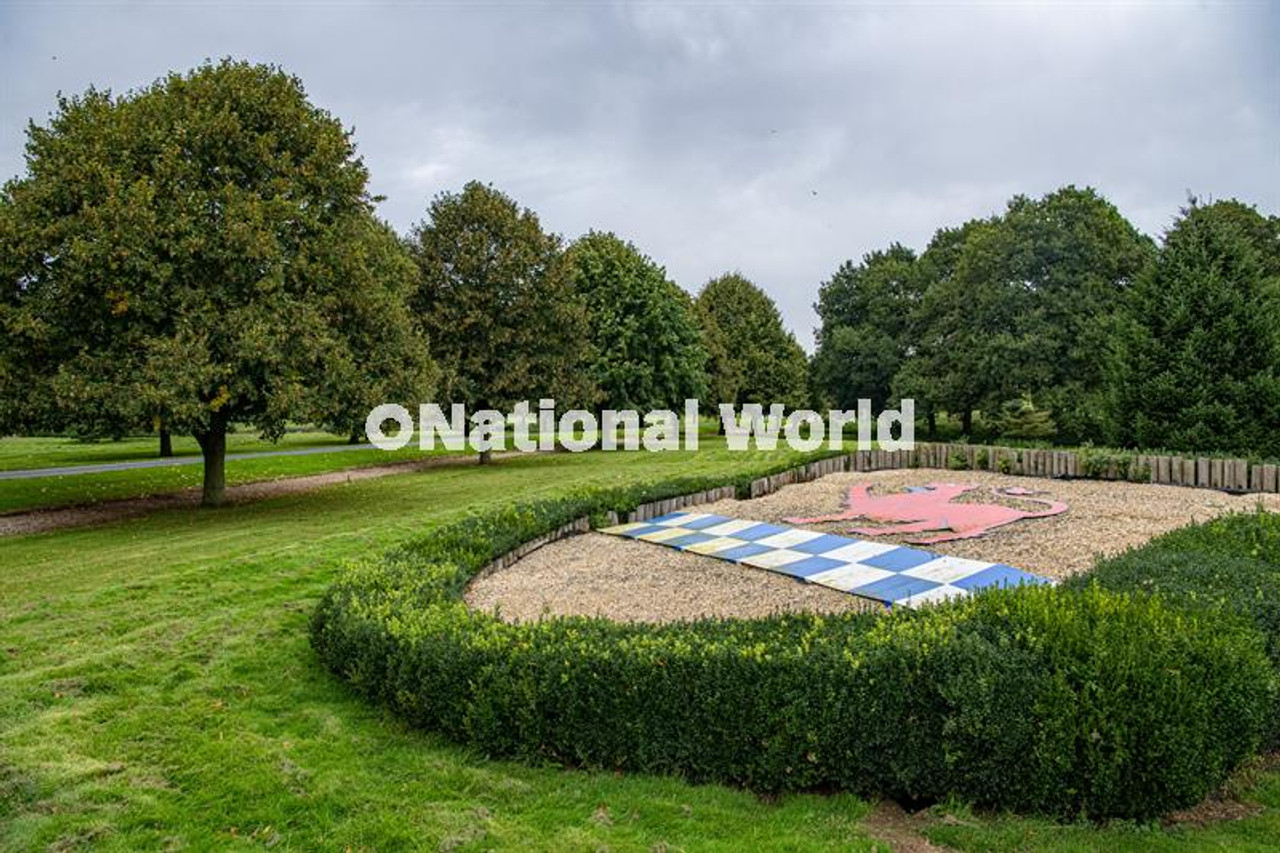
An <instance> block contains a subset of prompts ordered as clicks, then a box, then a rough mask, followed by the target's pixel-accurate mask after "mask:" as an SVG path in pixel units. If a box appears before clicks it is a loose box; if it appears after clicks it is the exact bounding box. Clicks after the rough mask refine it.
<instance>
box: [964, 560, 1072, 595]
mask: <svg viewBox="0 0 1280 853" xmlns="http://www.w3.org/2000/svg"><path fill="white" fill-rule="evenodd" d="M1047 583H1049V581H1048V579H1046V578H1041V577H1036V576H1035V575H1029V574H1027V573H1026V572H1023V571H1019V570H1018V569H1015V568H1013V567H1012V566H1006V565H1005V564H1004V563H996V564H995V565H994V566H991V567H990V568H986V569H983V570H982V571H980V572H976V573H975V574H972V575H969V577H967V578H961V579H959V580H956V581H952V583H951V585H952V586H958V587H960V589H965V590H970V591H972V590H975V589H988V588H990V587H997V588H1003V587H1009V586H1020V585H1022V584H1027V585H1029V586H1040V585H1041V584H1047Z"/></svg>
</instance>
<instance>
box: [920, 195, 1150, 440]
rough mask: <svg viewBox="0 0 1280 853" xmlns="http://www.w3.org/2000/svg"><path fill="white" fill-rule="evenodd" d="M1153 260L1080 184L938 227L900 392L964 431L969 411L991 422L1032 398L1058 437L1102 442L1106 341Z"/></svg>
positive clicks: (924, 264)
mask: <svg viewBox="0 0 1280 853" xmlns="http://www.w3.org/2000/svg"><path fill="white" fill-rule="evenodd" d="M1151 252H1152V244H1151V241H1150V240H1148V239H1147V238H1146V237H1143V236H1142V235H1141V234H1139V233H1138V232H1137V231H1136V230H1135V229H1134V228H1133V226H1132V225H1130V224H1129V223H1128V222H1127V221H1126V220H1125V219H1124V218H1123V217H1122V216H1121V215H1120V213H1119V212H1118V211H1117V210H1116V209H1115V207H1114V206H1112V205H1111V204H1110V203H1109V202H1107V201H1106V200H1105V199H1103V198H1101V197H1100V196H1099V195H1098V194H1097V193H1096V192H1094V191H1093V190H1091V189H1083V190H1082V189H1077V188H1075V187H1065V188H1063V189H1060V190H1058V191H1056V192H1053V193H1050V194H1048V195H1046V196H1044V197H1042V198H1039V199H1030V198H1027V197H1025V196H1017V197H1015V198H1014V199H1012V200H1011V201H1010V202H1009V204H1008V206H1007V208H1006V210H1005V212H1004V213H1003V214H1002V215H1001V216H998V217H993V218H990V219H984V220H974V221H971V222H969V223H966V224H965V225H964V226H962V227H960V228H958V229H942V230H940V231H939V232H938V233H937V234H936V235H935V237H934V239H933V241H932V242H931V243H930V245H929V247H928V249H926V251H925V252H924V254H923V255H922V256H921V258H920V259H919V261H918V262H917V264H916V272H917V276H918V279H917V280H918V282H919V284H918V287H919V288H920V289H921V290H922V295H921V296H920V298H919V301H918V307H917V308H916V310H915V311H914V312H913V314H912V317H911V320H910V322H909V323H908V330H907V337H908V339H909V340H910V341H911V347H910V348H909V352H910V359H909V360H910V362H911V363H910V364H904V366H903V368H902V369H901V370H900V376H898V377H897V378H896V382H895V389H896V390H897V391H898V392H899V393H900V394H901V395H902V396H917V395H921V394H923V395H927V397H926V399H927V400H928V404H927V405H925V406H924V408H925V411H926V412H927V411H931V410H932V409H942V410H946V411H948V412H951V413H952V414H956V415H959V416H960V418H961V423H962V429H963V430H964V432H965V433H966V434H969V433H971V432H972V429H973V413H974V412H975V411H976V410H982V411H985V412H988V413H990V414H991V415H992V418H991V423H992V424H998V423H999V422H1000V418H999V417H998V413H999V412H1000V411H1001V409H1002V407H1004V406H1006V405H1010V406H1015V407H1017V406H1019V405H1021V402H1020V401H1021V400H1023V398H1024V397H1028V396H1029V397H1030V398H1031V400H1033V401H1034V402H1033V405H1034V406H1035V407H1037V408H1038V409H1040V410H1045V411H1048V412H1049V413H1050V416H1051V418H1052V419H1053V420H1054V422H1055V423H1056V424H1057V427H1058V429H1059V434H1058V437H1059V438H1063V439H1067V440H1072V441H1079V440H1084V439H1094V438H1098V437H1100V434H1101V431H1102V428H1103V422H1104V419H1105V404H1104V388H1105V372H1106V352H1107V343H1108V341H1109V340H1110V339H1111V337H1112V334H1113V333H1114V329H1113V325H1114V322H1115V316H1116V313H1117V309H1118V307H1119V306H1120V305H1121V304H1122V302H1123V300H1124V298H1125V293H1126V292H1127V290H1128V288H1129V287H1130V286H1131V283H1132V281H1133V279H1134V278H1135V277H1136V276H1137V275H1138V273H1139V272H1140V271H1141V270H1142V269H1143V268H1144V267H1145V266H1146V265H1147V264H1148V263H1149V262H1150V257H1151Z"/></svg>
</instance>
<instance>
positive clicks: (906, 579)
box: [849, 575, 942, 601]
mask: <svg viewBox="0 0 1280 853" xmlns="http://www.w3.org/2000/svg"><path fill="white" fill-rule="evenodd" d="M938 586H942V584H940V583H935V582H934V581H927V580H925V579H924V578H913V577H911V576H910V575H895V576H894V577H891V578H882V579H880V580H878V581H874V582H872V583H869V584H867V585H866V586H860V587H858V588H857V589H851V590H849V591H850V592H852V593H853V594H854V595H861V596H865V597H866V598H878V599H879V600H881V601H901V600H902V599H904V598H909V597H911V596H913V595H919V594H920V593H922V592H927V591H929V590H931V589H933V588H934V587H938Z"/></svg>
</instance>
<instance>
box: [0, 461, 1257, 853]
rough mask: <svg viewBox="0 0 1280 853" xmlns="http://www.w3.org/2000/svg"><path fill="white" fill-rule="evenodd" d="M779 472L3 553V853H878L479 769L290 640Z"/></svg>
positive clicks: (364, 504) (830, 836) (943, 838)
mask: <svg viewBox="0 0 1280 853" xmlns="http://www.w3.org/2000/svg"><path fill="white" fill-rule="evenodd" d="M781 456H782V454H770V455H768V456H766V455H764V454H754V453H752V454H746V453H727V452H724V451H720V450H714V449H713V450H704V451H702V452H701V453H698V454H696V455H695V454H690V453H668V454H648V453H642V454H620V453H615V454H608V453H593V454H583V455H575V454H554V455H543V456H535V457H522V458H519V459H509V460H503V461H501V462H498V463H496V464H494V465H492V466H489V467H487V468H479V467H475V466H465V467H464V466H459V467H444V468H438V469H433V470H429V471H426V472H422V473H412V474H404V475H395V476H390V477H384V478H381V479H376V480H367V481H362V482H358V483H353V484H347V485H338V486H333V487H329V488H326V489H323V490H319V491H316V492H312V493H308V494H299V495H292V496H288V497H283V498H278V499H274V500H270V501H264V502H261V503H256V504H250V505H243V506H238V507H233V508H229V509H225V510H218V511H197V510H183V511H176V510H175V511H168V512H163V513H159V514H156V515H154V516H151V517H149V518H146V519H143V520H136V521H132V522H128V523H121V524H116V525H111V526H104V527H96V528H82V529H76V530H68V531H64V532H60V533H52V534H41V535H36V536H28V537H21V538H9V539H0V566H3V571H0V849H5V850H10V849H11V850H31V849H45V848H49V847H52V848H54V849H73V848H76V847H81V846H83V847H93V848H95V849H108V850H137V849H183V848H186V849H260V848H264V847H273V848H276V849H296V850H309V849H348V848H350V849H356V850H359V849H368V850H387V849H401V848H423V849H485V848H495V847H496V848H507V849H510V848H516V847H520V848H532V849H546V850H552V849H554V850H563V849H601V848H609V849H615V850H631V849H635V850H652V849H681V848H687V849H694V850H743V849H778V850H796V849H832V850H834V849H840V850H860V849H871V848H872V847H873V842H872V841H871V837H870V834H869V833H868V831H867V829H866V827H865V825H864V821H865V818H866V817H867V815H868V813H869V811H870V805H869V804H868V803H866V802H864V801H862V800H859V799H857V798H855V797H852V796H849V795H840V796H822V795H801V796H789V797H785V798H782V799H780V800H777V801H771V802H762V801H761V800H759V799H758V798H756V797H754V796H753V795H751V794H749V793H747V792H743V791H737V790H730V789H725V788H718V787H707V786H690V785H686V784H684V783H682V782H680V781H678V780H675V779H665V778H637V777H630V776H621V775H616V774H613V773H587V772H580V771H565V770H561V769H557V768H553V767H538V768H535V767H527V766H522V765H516V764H511V763H504V762H492V761H488V760H486V759H485V758H484V757H483V756H479V755H474V754H470V753H468V752H466V751H464V750H462V749H460V748H458V747H456V746H453V745H451V744H448V743H445V742H442V741H441V740H439V739H438V738H435V737H433V736H431V735H430V734H424V733H421V732H416V731H412V730H408V729H406V728H405V727H404V726H402V725H401V724H400V723H399V722H398V721H396V720H395V719H394V718H389V717H388V716H387V715H385V714H384V713H383V712H382V711H381V710H379V709H377V708H374V707H371V706H368V705H366V704H365V703H363V702H361V701H359V700H357V699H356V698H355V697H354V696H352V695H351V694H349V693H348V691H347V690H346V688H345V687H344V685H343V684H342V683H341V682H339V681H338V680H336V679H335V678H333V677H332V676H330V675H329V674H328V673H327V672H326V671H324V670H323V669H322V668H321V667H320V665H319V664H318V662H317V660H316V658H315V656H314V655H313V654H312V651H311V649H310V646H309V644H308V640H307V633H306V626H307V620H308V617H309V615H310V612H311V610H312V607H313V605H314V603H315V600H316V598H317V597H318V595H319V594H320V593H321V591H322V590H323V589H324V588H325V586H326V585H327V583H328V582H329V581H330V580H331V579H332V578H333V577H334V574H335V573H336V572H337V571H338V570H339V569H340V567H341V564H342V562H343V560H345V559H349V558H353V557H356V556H359V555H363V554H367V553H369V552H371V551H372V552H376V551H377V550H379V549H382V548H385V547H387V546H388V545H390V544H391V543H393V542H396V541H398V540H402V539H404V538H406V537H410V536H417V535H420V534H421V533H423V532H424V531H426V530H429V529H430V528H431V527H433V526H435V525H438V524H441V523H443V522H446V521H449V520H452V519H456V518H458V517H459V516H460V515H462V514H464V513H465V512H467V511H468V510H470V509H475V508H480V507H483V506H488V505H493V504H495V503H499V502H507V501H511V500H520V499H525V498H529V497H534V496H540V495H550V494H554V493H556V492H557V491H560V490H564V489H570V488H573V487H576V486H579V485H582V484H585V483H604V482H612V483H625V482H637V481H642V480H648V479H660V478H667V477H671V476H674V475H677V474H696V473H700V472H707V471H712V470H715V471H723V472H724V473H725V474H726V475H728V474H730V473H733V472H735V471H737V472H741V471H745V470H750V469H752V468H753V466H760V465H762V464H764V463H766V462H768V461H771V460H772V461H776V460H777V459H779V458H780V457H781ZM1242 784H1246V787H1247V793H1246V797H1247V798H1251V799H1252V800H1255V801H1256V802H1258V803H1260V804H1261V809H1262V810H1261V813H1260V814H1258V815H1256V816H1253V817H1250V818H1247V819H1245V820H1240V821H1234V822H1229V823H1220V824H1214V825H1211V826H1208V827H1205V828H1201V829H1161V828H1153V827H1133V826H1118V827H1111V828H1107V829H1093V828H1089V827H1081V826H1060V825H1055V824H1048V823H1043V822H1037V821H1028V820H1019V819H1013V818H986V817H983V818H978V817H975V816H973V815H971V814H969V813H967V812H966V811H965V810H963V809H962V808H959V807H956V808H951V809H941V810H939V811H938V815H939V816H938V817H937V818H936V819H933V820H931V821H930V826H929V828H928V829H927V830H926V832H927V834H928V835H929V837H931V838H933V839H934V840H935V841H938V842H944V843H947V844H950V845H954V846H955V847H957V848H960V849H972V850H988V849H993V850H1016V849H1058V850H1093V849H1119V850H1149V849H1169V850H1193V849H1204V848H1206V847H1223V846H1225V847H1227V848H1229V849H1257V850H1264V849H1274V847H1275V842H1276V840H1277V839H1280V773H1277V772H1275V771H1263V772H1259V773H1257V774H1256V776H1255V777H1253V778H1251V779H1250V780H1247V783H1242Z"/></svg>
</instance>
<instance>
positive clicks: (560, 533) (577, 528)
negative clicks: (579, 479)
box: [468, 516, 591, 583]
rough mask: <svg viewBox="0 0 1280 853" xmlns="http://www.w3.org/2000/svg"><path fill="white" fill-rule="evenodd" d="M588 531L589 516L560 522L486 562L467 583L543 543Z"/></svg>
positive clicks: (509, 562)
mask: <svg viewBox="0 0 1280 853" xmlns="http://www.w3.org/2000/svg"><path fill="white" fill-rule="evenodd" d="M590 531H591V519H590V518H587V517H586V516H583V517H582V518H575V519H574V520H573V521H571V522H569V523H568V524H562V525H560V526H559V527H557V528H556V529H555V530H553V531H551V532H550V533H547V534H544V535H542V536H539V537H538V538H536V539H530V540H529V541H528V542H525V543H523V544H521V545H517V546H516V547H514V548H512V549H511V550H510V551H508V552H507V553H505V554H503V555H502V556H501V557H498V558H497V559H495V560H492V561H490V562H489V563H486V564H485V566H484V567H483V568H481V569H480V571H478V572H476V574H475V576H474V577H472V579H471V581H468V583H472V582H474V581H477V580H479V579H480V578H483V577H485V576H487V575H490V574H492V573H494V572H496V571H498V570H499V569H505V568H506V567H507V566H509V565H511V564H512V563H514V562H515V561H516V560H519V559H520V558H522V557H527V556H529V555H530V554H532V553H533V552H534V551H536V550H538V549H539V548H541V547H542V546H543V545H550V544H551V543H552V542H557V541H559V540H561V539H566V538H568V537H570V536H576V535H577V534H579V533H589V532H590Z"/></svg>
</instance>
